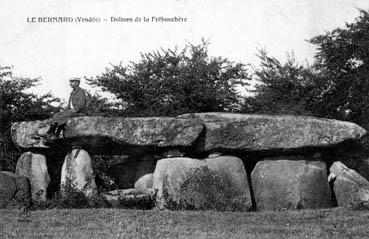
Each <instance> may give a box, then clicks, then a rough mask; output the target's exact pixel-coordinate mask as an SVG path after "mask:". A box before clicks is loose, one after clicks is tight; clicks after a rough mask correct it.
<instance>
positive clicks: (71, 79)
mask: <svg viewBox="0 0 369 239" xmlns="http://www.w3.org/2000/svg"><path fill="white" fill-rule="evenodd" d="M69 81H78V82H81V78H79V77H73V78H70V79H69Z"/></svg>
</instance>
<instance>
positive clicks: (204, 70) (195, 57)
mask: <svg viewBox="0 0 369 239" xmlns="http://www.w3.org/2000/svg"><path fill="white" fill-rule="evenodd" d="M248 79H249V76H248V74H247V71H246V68H245V65H244V64H241V63H238V64H235V63H233V62H231V61H229V60H228V59H225V58H222V57H209V56H208V43H206V42H204V41H203V42H202V44H200V45H191V44H188V45H186V47H185V48H184V49H183V50H181V51H178V50H177V49H175V50H171V49H168V50H164V49H162V50H161V51H153V52H149V53H145V54H141V59H140V60H139V61H138V62H131V63H130V64H129V65H127V66H123V65H121V64H120V65H113V67H112V69H107V70H106V72H105V73H103V74H102V75H99V76H96V77H95V78H91V79H88V81H89V83H90V84H91V85H92V86H98V87H101V89H102V90H103V91H108V92H111V93H113V94H114V95H115V96H116V97H117V98H118V99H119V100H121V103H120V105H119V107H120V108H123V109H124V110H122V111H121V114H123V115H126V116H173V115H178V114H182V113H191V112H207V111H235V110H238V109H239V108H240V105H241V101H242V97H241V96H240V93H239V92H238V90H237V87H238V86H244V85H246V80H248ZM119 107H118V108H119Z"/></svg>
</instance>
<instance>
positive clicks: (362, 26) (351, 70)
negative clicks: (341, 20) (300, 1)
mask: <svg viewBox="0 0 369 239" xmlns="http://www.w3.org/2000/svg"><path fill="white" fill-rule="evenodd" d="M310 42H311V43H313V44H315V45H316V46H317V53H316V55H315V59H316V64H315V68H316V69H317V70H318V71H319V74H320V76H321V80H322V82H323V83H322V84H321V85H323V86H324V87H323V89H322V90H321V95H320V98H319V99H317V100H316V102H315V106H316V108H315V112H316V115H318V116H324V117H331V118H336V119H341V120H349V121H353V122H355V123H358V124H360V125H362V126H364V127H366V128H368V126H369V125H368V123H367V122H368V120H367V119H368V118H369V94H368V92H369V13H368V11H365V10H360V16H359V17H358V18H356V20H355V22H354V23H346V25H345V27H343V28H336V29H334V30H333V31H330V32H327V33H325V34H322V35H318V36H316V37H314V38H312V39H311V40H310Z"/></svg>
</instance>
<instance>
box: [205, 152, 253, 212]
mask: <svg viewBox="0 0 369 239" xmlns="http://www.w3.org/2000/svg"><path fill="white" fill-rule="evenodd" d="M205 163H206V165H207V166H208V167H209V168H210V169H211V170H213V171H214V172H217V173H218V175H220V176H221V177H222V178H223V179H224V180H230V181H229V183H230V184H231V185H232V187H233V188H234V190H235V194H237V195H238V198H239V200H242V201H243V202H242V203H243V204H244V206H245V207H246V208H247V210H249V209H251V208H252V200H251V194H250V189H249V183H248V180H247V174H246V170H245V166H244V165H243V162H242V160H241V159H240V158H237V157H234V156H218V157H209V158H207V159H205Z"/></svg>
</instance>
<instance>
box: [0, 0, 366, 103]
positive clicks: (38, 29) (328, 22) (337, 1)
mask: <svg viewBox="0 0 369 239" xmlns="http://www.w3.org/2000/svg"><path fill="white" fill-rule="evenodd" d="M357 8H362V9H369V1H368V0H227V1H225V0H224V1H221V0H124V1H122V0H117V1H113V0H100V1H98V0H80V1H77V0H73V1H72V0H65V1H50V0H48V1H42V0H33V1H28V0H24V1H20V0H11V1H10V0H9V1H1V2H0V34H1V37H0V56H1V57H0V65H1V66H5V65H12V66H13V67H14V72H15V74H16V75H17V76H24V77H41V78H42V84H41V85H40V86H38V87H37V89H35V92H37V93H47V92H49V91H51V92H52V93H53V94H54V95H56V96H58V97H61V98H64V99H66V98H68V95H69V92H70V88H69V85H68V81H67V80H68V78H70V77H74V76H80V77H83V76H87V77H91V76H96V75H99V74H101V73H102V72H103V71H104V70H105V68H106V67H109V65H110V63H111V64H119V63H120V62H122V63H123V64H127V63H128V62H129V61H135V60H138V59H139V56H140V55H139V54H140V52H147V51H151V50H155V49H159V48H160V47H163V48H174V47H175V46H179V47H183V45H184V44H185V43H186V41H189V42H191V43H195V44H196V43H200V41H201V38H202V37H203V38H205V39H208V40H209V41H210V42H211V45H210V46H209V52H210V55H211V56H223V57H227V58H229V59H230V60H232V61H235V62H243V63H252V64H254V65H257V64H258V61H257V58H256V56H255V53H256V49H257V48H260V47H263V48H265V49H266V50H267V51H268V52H269V53H270V54H271V55H272V56H274V57H276V58H278V59H279V60H281V61H284V60H285V59H286V52H291V51H294V53H295V57H296V58H297V59H298V61H299V62H304V61H305V60H307V61H308V62H312V60H313V56H314V47H313V46H312V45H311V44H309V43H307V42H306V40H307V39H310V38H311V37H313V36H316V35H318V34H323V33H325V32H326V31H329V30H332V29H334V28H336V27H342V26H344V23H345V22H352V21H354V19H355V18H356V17H357V16H359V12H358V10H357ZM153 16H154V17H160V16H163V17H175V16H176V17H182V18H187V21H186V22H177V23H168V22H167V23H162V22H152V21H151V20H152V17H153ZM32 17H35V21H36V22H34V23H31V22H27V18H28V21H31V20H32ZM39 17H71V18H73V20H74V21H73V22H71V23H66V22H62V23H44V22H38V21H39V19H38V18H39ZM78 17H85V18H87V17H96V18H100V22H98V23H96V22H95V23H77V22H76V18H78ZM111 17H115V18H118V17H121V18H132V19H135V18H136V17H139V18H141V22H112V21H111ZM143 17H147V18H148V19H150V21H149V22H143ZM82 87H86V85H85V84H84V82H83V83H82Z"/></svg>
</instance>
